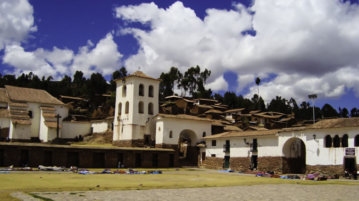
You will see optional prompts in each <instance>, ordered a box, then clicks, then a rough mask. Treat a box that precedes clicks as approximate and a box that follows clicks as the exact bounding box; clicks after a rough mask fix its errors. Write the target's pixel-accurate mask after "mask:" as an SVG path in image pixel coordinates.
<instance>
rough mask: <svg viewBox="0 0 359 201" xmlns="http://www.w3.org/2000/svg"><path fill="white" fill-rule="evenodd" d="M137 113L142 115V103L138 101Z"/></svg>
mask: <svg viewBox="0 0 359 201" xmlns="http://www.w3.org/2000/svg"><path fill="white" fill-rule="evenodd" d="M138 113H140V114H143V102H142V101H140V102H139V103H138Z"/></svg>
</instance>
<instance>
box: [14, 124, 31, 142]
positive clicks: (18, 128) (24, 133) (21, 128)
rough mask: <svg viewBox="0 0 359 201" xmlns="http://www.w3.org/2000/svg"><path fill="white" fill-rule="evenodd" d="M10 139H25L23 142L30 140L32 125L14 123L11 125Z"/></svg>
mask: <svg viewBox="0 0 359 201" xmlns="http://www.w3.org/2000/svg"><path fill="white" fill-rule="evenodd" d="M9 132H10V134H9V138H10V139H23V140H30V139H31V138H30V135H29V133H30V132H31V125H21V124H16V125H14V124H13V123H11V124H10V131H9Z"/></svg>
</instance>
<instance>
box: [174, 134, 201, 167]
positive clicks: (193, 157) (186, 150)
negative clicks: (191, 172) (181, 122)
mask: <svg viewBox="0 0 359 201" xmlns="http://www.w3.org/2000/svg"><path fill="white" fill-rule="evenodd" d="M196 142H197V137H196V133H195V132H194V131H192V130H189V129H185V130H183V131H182V132H181V133H180V135H179V139H178V158H179V162H180V164H181V165H182V166H197V163H198V161H197V160H198V159H197V158H198V148H197V147H196Z"/></svg>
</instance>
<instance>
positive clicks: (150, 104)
mask: <svg viewBox="0 0 359 201" xmlns="http://www.w3.org/2000/svg"><path fill="white" fill-rule="evenodd" d="M148 114H153V104H152V103H148Z"/></svg>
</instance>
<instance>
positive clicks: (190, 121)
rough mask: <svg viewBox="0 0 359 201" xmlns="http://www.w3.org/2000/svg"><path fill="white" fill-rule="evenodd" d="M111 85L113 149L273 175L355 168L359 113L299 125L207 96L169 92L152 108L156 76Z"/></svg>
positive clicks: (139, 76)
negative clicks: (154, 151) (171, 153)
mask: <svg viewBox="0 0 359 201" xmlns="http://www.w3.org/2000/svg"><path fill="white" fill-rule="evenodd" d="M116 83H117V88H116V108H115V117H114V122H113V125H114V133H113V143H114V144H116V145H118V146H124V147H156V148H170V149H174V150H175V151H176V153H177V154H178V161H179V164H180V165H182V166H187V165H188V166H190V165H195V166H197V165H198V166H201V167H206V168H214V169H222V168H226V169H227V168H230V169H232V170H237V171H246V170H249V169H251V170H258V171H275V172H277V173H306V172H312V171H321V172H325V173H337V174H342V173H343V172H344V170H345V169H347V170H356V169H357V166H358V164H357V163H358V154H357V153H358V149H359V118H341V119H325V120H321V121H319V122H317V123H315V124H312V125H302V126H299V125H293V124H291V123H290V122H291V121H292V120H293V119H294V118H293V117H292V116H290V115H289V116H288V115H285V114H279V113H275V112H267V113H261V112H260V111H249V112H247V113H246V112H244V111H243V110H245V109H243V108H238V109H232V110H228V109H226V106H225V105H222V104H220V103H217V102H216V101H215V100H211V99H196V100H190V99H188V98H181V97H177V96H172V97H166V100H167V101H166V103H163V104H161V105H160V103H159V84H160V80H159V79H155V78H152V77H150V76H148V75H146V74H144V73H143V72H140V71H137V72H135V73H133V74H131V75H129V76H127V77H124V78H122V79H118V80H116ZM200 111H201V112H200ZM218 117H220V118H218ZM243 119H245V120H246V121H244V120H243ZM244 122H246V123H247V126H246V129H245V130H243V127H242V128H241V126H240V125H243V124H244ZM288 125H290V126H288Z"/></svg>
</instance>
